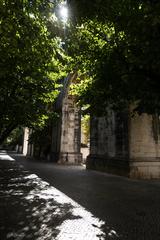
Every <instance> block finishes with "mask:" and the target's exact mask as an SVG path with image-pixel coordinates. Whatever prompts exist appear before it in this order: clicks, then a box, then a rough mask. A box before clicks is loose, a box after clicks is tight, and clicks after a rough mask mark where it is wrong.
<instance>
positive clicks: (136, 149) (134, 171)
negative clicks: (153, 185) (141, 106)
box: [129, 114, 160, 178]
mask: <svg viewBox="0 0 160 240" xmlns="http://www.w3.org/2000/svg"><path fill="white" fill-rule="evenodd" d="M129 149H130V177H134V178H160V119H159V116H153V115H147V114H142V115H140V116H139V115H135V116H134V117H130V127H129Z"/></svg>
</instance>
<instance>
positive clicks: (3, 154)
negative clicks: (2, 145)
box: [0, 150, 15, 161]
mask: <svg viewBox="0 0 160 240" xmlns="http://www.w3.org/2000/svg"><path fill="white" fill-rule="evenodd" d="M0 160H8V161H15V160H14V159H13V158H12V157H10V156H8V155H7V153H6V151H5V150H1V151H0Z"/></svg>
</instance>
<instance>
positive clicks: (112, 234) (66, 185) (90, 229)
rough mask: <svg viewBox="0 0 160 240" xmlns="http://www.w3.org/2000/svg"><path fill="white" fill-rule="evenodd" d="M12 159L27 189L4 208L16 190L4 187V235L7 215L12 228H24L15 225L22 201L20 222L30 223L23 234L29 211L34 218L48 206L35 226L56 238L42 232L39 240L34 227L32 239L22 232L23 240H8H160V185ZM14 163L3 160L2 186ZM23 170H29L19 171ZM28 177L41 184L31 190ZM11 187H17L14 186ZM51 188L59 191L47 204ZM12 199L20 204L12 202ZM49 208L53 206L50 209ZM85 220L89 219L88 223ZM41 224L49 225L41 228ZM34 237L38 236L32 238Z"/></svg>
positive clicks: (18, 158)
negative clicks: (47, 196) (30, 202)
mask: <svg viewBox="0 0 160 240" xmlns="http://www.w3.org/2000/svg"><path fill="white" fill-rule="evenodd" d="M11 157H12V158H13V159H16V163H18V166H17V167H15V173H16V175H17V177H16V178H18V174H19V176H22V175H23V181H22V180H21V181H22V182H21V185H22V183H23V184H24V183H26V184H27V185H25V186H23V192H25V195H24V194H22V195H20V196H18V195H16V196H12V192H8V196H9V195H10V197H11V199H10V200H8V202H7V201H6V200H5V201H6V202H5V203H4V201H3V199H4V197H5V198H6V199H9V197H8V198H7V197H6V195H5V194H4V193H3V191H4V190H7V189H8V188H10V189H11V188H12V185H7V184H5V186H6V188H7V189H4V184H1V208H2V207H4V205H5V208H6V209H7V208H8V209H9V210H10V211H6V212H5V211H3V214H4V215H3V214H2V211H1V218H0V220H1V232H2V233H3V234H4V233H6V232H5V231H4V228H3V217H4V216H5V218H7V217H8V223H7V226H8V229H9V224H10V225H11V226H12V225H13V226H12V227H13V228H14V227H15V229H17V227H16V225H18V224H19V223H18V222H17V223H16V221H14V218H15V216H13V214H15V213H14V212H15V211H16V210H15V206H16V205H15V204H13V203H14V202H17V203H16V204H18V203H19V202H21V203H23V204H22V206H21V207H20V208H19V211H21V217H20V219H18V218H17V221H22V219H21V218H23V219H24V220H23V221H22V222H24V223H23V224H24V226H23V229H24V228H25V227H26V223H25V217H26V215H25V214H23V211H24V210H25V208H28V206H30V208H29V209H30V210H29V213H30V214H29V215H32V213H33V211H32V210H31V209H32V208H37V209H39V207H40V206H42V205H43V211H44V216H45V217H44V219H41V218H38V222H37V223H36V220H35V219H34V214H33V215H32V216H30V218H31V219H32V220H33V221H32V224H33V223H34V222H35V224H38V228H40V229H41V227H42V225H43V227H44V228H46V229H47V228H49V229H50V231H51V233H50V235H48V236H47V235H46V234H45V231H42V230H41V233H40V232H38V234H39V235H36V234H35V233H37V231H36V232H35V231H34V228H32V227H31V228H29V230H28V231H29V232H28V235H25V234H24V232H23V234H22V232H21V235H19V237H18V235H15V236H16V237H14V235H13V234H11V235H6V236H7V238H6V239H16V240H17V239H18V240H19V239H48V240H50V239H65V240H66V239H75V240H76V239H86V240H90V239H123V240H158V239H160V204H159V203H160V181H153V180H152V181H149V180H148V181H145V180H133V179H127V178H124V177H120V176H114V175H109V174H105V173H100V172H96V171H88V170H86V169H85V167H84V166H61V165H56V164H53V163H45V162H38V161H33V160H28V159H25V157H23V156H22V155H17V154H11ZM8 162H12V161H6V160H5V159H4V160H1V161H0V163H1V175H3V176H1V179H2V180H3V181H2V183H6V180H5V178H6V177H7V176H9V174H10V173H9V172H10V171H8V170H9V169H10V168H11V166H10V164H11V163H8ZM16 163H14V164H16ZM8 164H9V165H8ZM12 164H13V163H12ZM21 165H23V166H24V168H23V167H19V166H21ZM12 167H13V166H12ZM4 169H8V170H7V175H5V174H4V173H3V172H4ZM11 169H12V168H11ZM28 171H29V172H28ZM22 172H23V174H22ZM2 173H3V174H2ZM36 175H38V177H37V176H36ZM27 176H32V177H33V179H36V181H35V180H34V181H31V182H30V184H31V185H30V184H29V183H28V182H26V177H27ZM12 177H13V176H12ZM32 177H31V178H32ZM14 178H15V174H14ZM8 179H9V177H8ZM24 179H25V181H24ZM8 181H9V180H8ZM14 181H15V179H14ZM9 184H11V182H10V181H9ZM2 185H3V186H2ZM26 186H27V187H26ZM46 187H47V189H48V188H49V189H50V190H49V192H50V193H51V192H52V191H53V192H52V193H51V197H49V198H48V200H47V201H46V199H47V198H46V197H45V198H43V199H41V198H40V195H42V196H44V192H43V191H44V189H46ZM28 188H29V189H28ZM8 190H9V189H8ZM21 190H22V189H21ZM26 191H27V194H26ZM47 191H48V190H47ZM10 193H11V194H10ZM38 193H39V194H38ZM30 194H31V196H32V197H31V196H30ZM64 194H65V195H64ZM26 195H27V196H28V195H29V196H30V197H29V198H28V199H32V204H31V205H30V204H29V203H28V202H27V201H28V199H26ZM33 195H36V198H35V196H34V198H33ZM57 195H59V197H56V196H57ZM24 196H25V199H24ZM62 196H63V197H64V196H65V197H64V199H65V200H64V201H62V200H60V199H62V198H63V197H62ZM67 196H68V197H69V198H68V197H67ZM2 197H3V198H2ZM12 198H13V199H14V201H12ZM39 198H40V200H39ZM39 201H40V202H39ZM7 204H8V205H7ZM47 204H50V207H49V210H48V207H47V206H48V205H47ZM25 206H26V207H25ZM32 206H33V207H32ZM12 208H13V209H14V211H13V210H12ZM74 208H76V211H75V212H76V214H75V213H74V211H73V209H74ZM55 209H60V210H55ZM38 211H39V210H38ZM40 211H42V209H41V207H40ZM43 211H42V212H43ZM56 211H59V212H61V214H60V217H59V220H58V221H57V220H56V219H57V215H56V214H55V212H56ZM6 214H7V215H8V216H6ZM24 215H25V217H24ZM42 215H43V214H42ZM85 216H88V217H87V220H86V217H85ZM47 217H48V218H49V219H48V221H49V222H47V225H44V222H45V221H46V218H47ZM36 218H37V216H36ZM67 219H72V221H71V222H72V223H71V225H67V227H65V224H66V222H67ZM44 220H45V221H44ZM73 220H74V221H73ZM27 221H28V220H27ZM41 221H42V222H43V221H44V222H43V223H41ZM12 222H14V224H13V223H12ZM48 223H49V224H48ZM53 223H54V224H53ZM33 225H34V224H33ZM27 226H28V223H27ZM36 226H37V225H36ZM34 227H35V226H34ZM52 228H53V229H54V231H53V229H52ZM51 229H52V230H51ZM62 229H63V231H62ZM64 229H70V230H69V232H67V231H68V230H67V231H66V230H65V231H64ZM19 231H20V230H19ZM75 232H76V234H75ZM33 233H34V235H32V234H33ZM82 233H83V234H84V235H83V234H82ZM6 234H8V233H6ZM65 234H66V235H65ZM4 236H5V234H4V235H3V238H2V237H1V238H0V239H2V240H4V239H5V238H4ZM20 236H21V237H20ZM33 236H34V237H33Z"/></svg>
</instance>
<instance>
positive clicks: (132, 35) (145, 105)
mask: <svg viewBox="0 0 160 240" xmlns="http://www.w3.org/2000/svg"><path fill="white" fill-rule="evenodd" d="M69 4H70V8H71V11H72V12H74V14H75V15H76V16H75V17H74V14H72V15H73V16H72V22H73V26H74V27H73V29H72V30H71V31H70V38H69V40H68V41H69V43H68V46H71V48H69V49H68V52H69V53H70V54H71V55H72V56H73V65H75V66H78V69H79V81H80V82H79V84H78V85H76V86H75V88H74V92H75V93H76V94H78V96H79V100H80V102H81V103H82V104H84V103H89V104H90V111H91V112H94V113H95V110H97V113H99V112H103V111H104V110H105V109H106V107H107V106H108V105H109V106H112V108H113V109H125V108H128V105H129V104H130V103H133V102H134V103H136V109H135V110H136V111H138V112H139V113H142V112H147V113H155V112H156V113H160V94H159V89H160V81H159V79H160V45H159V42H160V2H159V1H157V0H148V1H147V0H146V1H144V0H137V1H133V0H125V1H120V0H112V1H111V0H106V1H101V0H98V1H97V0H93V1H83V0H82V1H79V0H70V1H69ZM75 43H76V44H75Z"/></svg>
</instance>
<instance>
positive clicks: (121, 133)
mask: <svg viewBox="0 0 160 240" xmlns="http://www.w3.org/2000/svg"><path fill="white" fill-rule="evenodd" d="M128 150H129V148H128V115H127V114H126V113H123V114H121V113H115V112H113V111H108V114H107V116H106V117H91V141H90V155H89V156H88V158H87V168H91V169H97V170H102V171H107V172H113V173H119V174H122V175H127V174H128V165H129V159H128V155H129V152H128ZM115 166H116V167H115Z"/></svg>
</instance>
